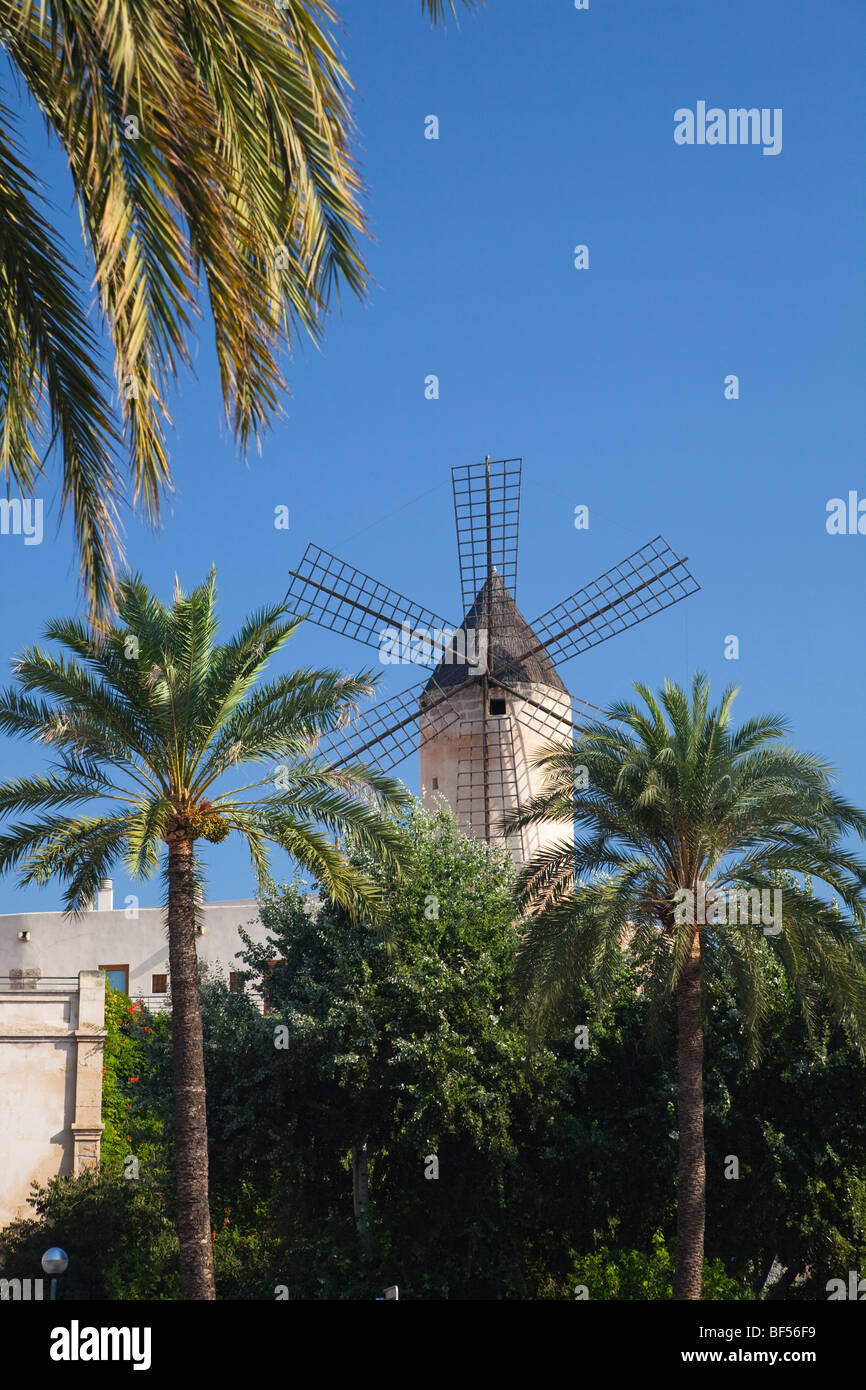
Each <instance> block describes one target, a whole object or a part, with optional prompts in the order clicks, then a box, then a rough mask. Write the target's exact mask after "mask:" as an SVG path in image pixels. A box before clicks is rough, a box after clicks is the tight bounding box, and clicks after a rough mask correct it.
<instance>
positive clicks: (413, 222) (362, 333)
mask: <svg viewBox="0 0 866 1390" xmlns="http://www.w3.org/2000/svg"><path fill="white" fill-rule="evenodd" d="M338 9H339V11H340V13H341V15H342V17H343V20H344V24H345V30H344V34H343V36H342V46H343V50H344V54H345V58H346V61H347V64H348V66H349V69H350V72H351V73H352V76H353V79H354V82H355V86H356V89H357V93H356V99H355V112H356V118H357V123H358V151H359V157H360V160H361V164H362V169H363V174H364V178H365V181H366V184H367V187H368V195H367V208H368V213H369V218H370V225H371V229H372V231H373V233H374V236H375V238H376V240H375V241H374V242H373V243H371V244H370V245H369V246H368V256H369V263H370V267H371V270H372V273H373V275H374V277H375V285H374V288H373V291H372V294H371V297H370V302H369V304H368V305H366V306H361V305H359V304H357V303H355V302H350V301H348V300H347V301H345V303H344V305H343V310H342V313H337V314H335V315H334V316H333V318H332V320H331V322H330V325H329V327H328V331H327V337H326V341H325V343H324V347H323V350H322V351H317V350H316V349H314V348H313V347H312V346H309V345H308V346H303V345H300V344H299V346H298V350H297V351H296V353H295V356H294V360H293V361H292V363H291V366H290V377H291V386H292V398H291V399H290V400H288V401H287V403H286V416H287V418H286V419H285V420H284V421H283V422H282V423H280V424H279V425H277V426H276V427H275V428H274V430H273V432H272V433H271V435H270V437H269V438H268V440H267V441H266V444H265V447H264V449H263V452H262V455H261V457H255V456H254V457H252V458H251V459H250V461H249V464H248V466H247V467H246V468H245V467H244V466H243V465H242V464H241V463H240V462H239V461H238V459H237V456H236V452H235V449H234V447H233V444H232V442H231V440H230V438H229V437H228V436H227V433H226V429H225V425H224V423H223V417H222V407H221V403H220V399H219V394H218V390H217V375H216V366H215V358H214V353H213V347H212V342H211V339H210V332H209V326H208V325H207V323H206V322H205V324H204V325H203V328H202V335H201V338H200V342H199V345H198V348H197V351H196V374H197V375H196V379H195V380H191V379H186V380H184V381H182V382H181V383H180V385H179V388H178V391H177V393H176V395H175V398H174V400H173V402H172V411H173V416H174V420H175V432H174V437H173V440H172V461H173V468H174V474H175V481H176V491H175V494H174V496H173V498H172V499H171V500H170V503H169V504H168V506H167V508H166V514H165V520H164V525H163V527H162V529H161V531H160V532H159V533H158V534H157V535H155V536H154V535H153V534H151V533H150V532H149V531H148V530H147V528H146V527H144V526H143V525H141V524H140V523H139V522H137V521H136V520H135V519H134V518H130V519H129V520H128V523H127V550H128V559H129V562H130V564H131V565H132V566H133V567H135V568H139V569H141V570H142V572H143V573H144V575H145V577H146V578H147V580H148V581H149V582H150V583H151V584H152V585H153V586H154V587H155V588H156V589H157V590H159V591H161V592H162V594H163V595H164V596H165V597H166V598H167V597H168V596H169V595H170V591H171V585H172V583H173V577H174V573H175V571H177V572H178V573H179V574H180V577H181V580H182V582H183V583H184V584H185V585H187V586H191V585H192V584H193V583H195V582H196V581H198V580H199V579H200V578H201V577H202V576H203V575H204V574H205V573H206V572H207V570H208V568H209V567H210V565H211V563H215V564H216V566H217V572H218V579H219V585H220V593H221V609H222V614H223V618H224V623H225V627H226V630H229V629H232V628H233V627H234V626H235V625H236V624H237V623H238V622H239V621H240V620H241V618H242V616H243V615H244V613H245V612H246V611H248V610H249V609H251V608H253V607H256V606H258V605H259V604H261V603H263V602H265V601H266V600H269V599H272V598H274V597H279V596H281V595H282V594H283V593H284V592H285V589H286V587H287V584H288V570H289V568H290V567H292V566H293V565H294V564H295V563H296V562H297V560H298V559H299V558H300V556H301V554H302V552H303V550H304V548H305V546H306V544H307V542H308V541H309V540H314V541H316V542H317V543H318V544H320V545H322V546H324V547H325V548H326V549H328V550H332V551H335V552H336V553H338V554H339V555H341V556H343V557H345V559H347V560H348V561H350V562H351V563H353V564H355V565H357V566H358V567H360V568H361V569H363V570H366V571H368V572H370V573H372V574H374V575H376V576H377V577H379V578H381V579H382V580H383V581H385V582H387V583H389V584H391V585H393V586H394V587H395V588H397V589H399V590H401V591H403V592H404V593H407V594H409V595H410V596H412V597H413V598H416V599H417V600H418V601H419V602H422V603H424V604H428V605H429V606H430V607H431V608H433V609H434V610H435V611H437V612H441V613H443V614H444V616H446V617H449V618H454V619H455V620H456V621H459V619H460V616H461V614H460V612H459V608H460V601H459V592H460V591H459V584H458V574H457V566H456V546H455V539H454V528H453V517H452V509H451V491H450V486H451V482H450V470H451V467H452V465H456V464H467V463H473V462H478V461H479V460H481V459H483V457H484V455H485V454H486V453H489V454H490V456H491V457H492V458H503V457H514V456H518V455H519V456H522V458H523V460H524V473H523V508H522V516H521V535H520V567H519V582H518V594H517V598H518V603H519V605H520V607H521V609H522V611H523V612H524V614H525V616H526V617H527V618H528V619H530V620H532V619H533V618H534V617H535V616H537V615H538V614H539V613H542V612H544V611H545V610H546V609H548V608H549V607H550V606H551V605H552V604H554V603H556V602H557V601H558V600H560V599H561V598H564V597H565V596H566V595H568V594H570V593H572V592H573V591H574V590H576V589H578V588H580V587H581V586H582V585H583V584H585V583H586V582H587V581H589V580H591V579H593V578H595V577H596V576H597V575H599V574H601V573H602V572H603V571H605V570H606V569H608V568H609V567H610V566H611V565H613V564H614V563H615V562H616V561H617V560H619V559H621V558H623V557H624V556H626V555H627V554H629V553H630V552H632V551H633V550H635V549H636V548H637V547H638V546H640V545H642V544H643V543H644V542H645V541H648V540H650V539H651V538H652V537H653V536H655V535H656V534H657V533H659V532H661V533H662V534H663V535H664V536H665V537H666V539H667V540H668V541H669V542H670V543H671V544H672V545H673V546H674V548H675V549H677V550H678V552H679V553H680V554H687V555H688V556H689V557H690V568H691V569H692V571H693V573H694V574H695V575H696V577H697V578H698V580H699V581H700V583H701V585H702V590H701V592H700V594H698V595H696V596H695V597H693V598H691V599H689V600H687V601H686V602H684V603H682V604H680V605H677V606H676V607H675V608H673V609H671V610H669V611H668V612H667V613H665V614H663V615H662V616H660V617H656V618H654V619H652V620H651V621H649V622H647V623H645V624H643V625H641V626H639V627H637V628H635V629H632V630H631V631H629V632H627V633H625V634H622V635H620V636H618V637H616V638H614V639H613V640H612V641H610V642H609V643H606V644H604V645H603V646H600V647H598V648H595V649H594V650H592V651H591V652H589V653H587V654H585V655H584V656H582V657H580V658H578V659H576V660H575V661H573V662H570V663H568V664H567V665H565V666H564V667H563V672H562V673H563V676H564V678H565V680H566V682H567V684H568V685H569V688H570V689H571V690H572V692H573V693H574V694H576V695H579V696H581V697H583V698H586V699H589V700H592V701H593V702H595V703H596V704H600V705H603V704H604V703H605V702H606V701H608V700H611V699H614V698H617V697H621V696H624V695H626V694H627V693H628V692H629V690H630V687H631V683H632V682H633V681H634V680H635V679H643V680H646V681H648V682H650V683H651V684H658V683H660V682H661V681H662V680H663V679H664V677H665V676H666V675H670V676H672V677H674V678H676V679H678V680H688V679H689V678H690V676H691V674H692V672H693V671H694V670H695V669H696V668H702V669H705V670H706V671H708V673H709V674H710V676H711V677H712V679H713V682H714V685H715V688H716V691H717V693H718V692H719V691H720V690H721V687H722V686H723V685H724V684H725V683H726V682H727V681H730V680H733V681H736V682H737V683H738V684H739V685H740V686H741V688H742V693H741V696H740V698H739V701H738V704H737V713H738V716H739V717H741V718H745V717H747V716H748V715H750V714H752V713H755V712H757V711H763V710H767V709H770V710H780V711H782V712H784V713H785V714H787V715H788V716H789V718H790V720H791V723H792V726H793V738H794V740H795V742H797V743H798V744H799V745H801V746H803V747H806V748H809V749H812V750H814V751H818V752H820V753H822V754H824V755H825V756H826V757H828V758H830V759H831V760H832V761H833V762H834V763H835V764H836V765H837V766H838V767H839V768H840V770H841V786H842V787H843V789H844V791H845V792H846V794H847V795H848V796H849V797H851V798H852V799H853V800H855V801H858V802H859V803H860V804H866V757H864V740H863V736H862V722H861V721H862V715H861V711H862V706H863V699H864V664H863V646H864V643H863V637H862V618H861V607H862V595H863V587H864V586H863V576H864V561H866V536H859V535H854V536H852V535H846V536H830V535H828V534H827V531H826V528H825V520H826V504H827V502H828V500H829V499H830V498H832V497H847V495H848V492H849V491H851V490H858V489H859V494H860V496H861V497H864V498H866V470H864V467H863V462H862V460H863V444H864V391H863V379H864V341H863V328H862V325H863V323H864V321H866V314H864V309H866V305H864V270H863V254H862V247H863V228H864V212H866V209H864V173H863V161H862V150H861V143H860V136H859V132H860V131H862V129H863V128H864V117H866V111H864V105H866V93H864V89H863V84H862V53H863V50H864V39H866V11H864V9H863V7H862V5H861V4H860V3H855V0H833V3H832V4H831V5H824V6H811V5H791V4H790V0H763V3H762V4H761V5H760V6H756V5H754V3H753V0H731V3H727V4H725V5H720V4H710V3H706V0H682V2H681V3H659V4H657V5H647V4H646V3H644V0H608V2H607V3H605V0H590V8H589V10H588V11H585V12H584V11H576V10H575V9H574V6H573V3H572V0H532V3H528V0H489V3H488V4H487V5H486V6H485V7H484V8H483V9H482V10H480V11H479V12H478V13H477V14H476V15H474V16H470V17H466V18H463V19H462V20H461V24H460V27H459V29H458V28H456V27H455V26H454V25H453V24H452V25H449V27H448V30H447V32H445V33H442V32H438V31H431V30H430V29H429V27H428V26H427V24H426V23H425V22H424V20H423V19H422V18H421V15H420V4H416V3H414V0H338ZM3 85H4V86H5V85H6V84H5V80H4V83H3ZM12 100H14V93H10V92H8V91H7V101H10V102H11V101H12ZM698 101H706V103H707V105H708V106H718V107H721V108H723V109H728V108H730V107H741V106H746V107H752V106H755V107H759V108H770V109H775V108H781V109H782V111H783V146H782V150H781V153H779V154H778V155H776V156H765V155H763V153H762V150H761V148H760V147H757V146H716V147H710V146H703V147H701V146H697V145H696V146H692V147H688V146H679V145H677V144H675V142H674V138H673V134H674V112H675V110H677V109H678V108H682V107H690V108H692V109H694V108H695V107H696V104H697V102H698ZM428 115H436V116H438V118H439V122H440V131H439V139H438V140H427V139H425V138H424V131H425V118H426V117H427V116H428ZM24 130H25V132H26V134H27V137H28V139H29V141H30V157H31V162H32V166H33V167H34V168H35V169H37V170H38V171H39V172H40V173H41V174H42V176H43V178H44V179H45V182H46V185H47V188H48V191H49V194H50V196H51V198H52V202H53V208H54V210H53V213H52V216H53V218H54V220H55V222H56V225H57V226H58V227H59V228H62V229H63V230H64V232H65V233H66V234H67V235H68V236H69V237H70V239H71V240H72V242H73V244H74V246H75V248H76V254H78V248H79V247H80V233H79V232H78V231H77V227H76V222H75V219H74V215H73V210H72V207H71V192H70V188H69V185H68V183H67V182H66V179H65V175H64V169H63V164H62V161H61V159H60V158H59V156H58V155H57V154H56V152H52V151H50V150H49V149H48V148H47V147H46V143H45V139H44V136H43V134H42V131H41V127H40V125H39V123H38V122H37V121H36V119H35V117H33V116H32V114H31V115H29V116H25V119H24ZM578 244H586V245H587V246H588V247H589V259H590V264H589V268H588V269H587V270H581V271H578V270H576V269H575V268H574V265H573V253H574V247H575V246H576V245H578ZM431 373H434V374H436V375H437V376H438V377H439V380H440V395H439V399H438V400H427V399H425V394H424V382H425V378H426V377H427V376H428V374H431ZM730 373H735V374H736V375H737V376H738V377H739V381H740V398H739V399H738V400H736V401H732V400H726V399H725V397H724V380H725V377H726V376H727V375H728V374H730ZM50 496H51V493H50V492H46V498H48V497H50ZM579 503H583V504H586V505H587V506H588V507H589V508H590V527H589V530H588V531H583V532H578V531H576V530H575V529H574V525H573V517H574V508H575V505H577V504H579ZM280 504H284V505H286V506H288V507H289V509H290V515H291V526H290V529H289V530H288V532H286V531H277V530H275V528H274V525H273V516H274V508H275V507H276V506H278V505H280ZM55 517H56V510H55V511H52V515H51V520H50V521H47V522H46V529H45V538H44V541H43V543H42V545H40V546H31V547H25V546H24V545H23V542H22V539H21V538H20V537H12V536H3V537H0V581H2V585H3V593H4V597H5V603H4V622H3V629H2V639H0V661H2V666H3V669H4V672H8V662H9V660H10V659H11V658H12V657H13V655H14V654H15V652H17V651H18V650H20V649H21V648H22V647H23V646H25V645H28V644H30V643H32V642H33V641H34V640H35V639H36V638H37V636H38V634H39V630H40V628H41V625H42V623H43V622H44V620H45V619H46V617H48V616H49V615H54V614H58V613H61V612H65V613H72V612H76V611H81V603H80V597H79V595H78V592H77V587H76V569H75V562H74V557H73V551H72V541H71V533H70V528H69V526H68V524H67V523H64V524H63V526H62V528H61V530H60V532H59V534H58V533H57V531H56V523H55ZM729 634H736V635H737V636H738V637H739V640H740V658H739V660H737V661H730V660H725V659H724V655H723V653H724V645H725V638H726V636H727V635H729ZM375 661H376V654H375V652H373V651H372V650H371V649H369V648H362V647H359V646H357V645H356V644H354V643H352V642H351V641H349V640H347V639H343V638H339V637H336V636H334V635H332V634H330V633H327V632H325V631H323V630H322V629H319V628H316V627H314V626H312V625H310V624H307V625H306V626H305V628H304V629H303V630H302V631H301V632H300V633H299V634H298V636H297V637H296V638H295V639H294V641H293V642H292V643H291V645H290V648H289V650H288V654H287V656H286V659H285V662H284V663H283V665H285V666H289V665H302V664H311V665H312V664H315V665H329V666H336V667H340V668H342V669H345V670H351V669H359V668H360V667H363V666H365V665H368V664H370V663H375ZM419 674H420V673H418V672H415V671H413V670H412V669H411V668H404V669H402V670H401V669H400V668H394V667H386V668H384V673H383V690H382V697H383V698H385V697H387V696H388V695H390V694H392V693H395V692H396V691H397V690H398V689H400V688H402V687H403V686H408V685H410V684H412V683H413V678H414V677H415V676H416V675H419ZM2 760H3V761H2V766H3V774H4V776H9V775H13V774H15V773H19V772H22V771H27V770H33V768H34V767H35V766H37V765H38V763H37V760H36V758H35V754H34V752H33V750H32V749H30V748H29V747H28V746H26V745H23V744H18V743H16V742H13V741H9V740H4V741H2ZM400 772H401V775H402V776H403V777H404V778H405V780H406V781H407V783H408V785H409V786H410V787H412V788H413V789H415V788H417V759H413V760H411V761H409V762H407V763H406V764H404V765H403V767H402V768H401V769H400ZM277 869H278V873H280V870H281V869H282V871H283V875H284V874H285V873H287V872H288V862H287V861H285V862H284V864H283V865H279V864H278V865H277ZM283 875H281V876H283ZM116 885H117V887H118V888H119V889H120V890H121V892H126V891H130V889H129V888H128V887H127V886H126V884H125V880H124V878H123V875H122V874H118V875H117V877H116ZM252 887H253V884H252V877H251V874H250V872H249V869H248V866H247V861H246V857H245V854H244V852H243V850H242V849H241V848H240V846H236V845H233V844H232V843H231V842H229V843H227V844H225V845H222V846H220V847H218V848H217V849H216V850H214V851H212V852H211V853H210V877H209V896H210V897H212V898H232V897H243V896H247V895H248V894H250V893H251V892H252ZM159 893H160V885H159V883H158V882H153V883H152V884H150V885H145V886H144V887H143V888H142V889H141V890H140V896H141V900H142V903H143V904H149V903H153V902H156V901H158V895H159ZM59 898H60V894H59V889H58V888H57V886H51V887H49V888H46V889H44V890H39V891H37V890H28V891H27V892H26V893H25V892H22V891H21V890H20V889H19V888H18V887H17V886H16V884H15V881H14V879H12V878H9V877H7V878H6V879H5V880H0V911H4V912H12V911H22V910H31V911H32V910H37V909H39V908H43V907H44V908H51V907H55V906H57V905H59Z"/></svg>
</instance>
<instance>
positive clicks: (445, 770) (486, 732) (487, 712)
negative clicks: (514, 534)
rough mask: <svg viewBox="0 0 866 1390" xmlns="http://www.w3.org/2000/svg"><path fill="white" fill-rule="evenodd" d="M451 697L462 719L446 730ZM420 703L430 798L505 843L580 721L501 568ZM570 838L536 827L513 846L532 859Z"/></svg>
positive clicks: (479, 834)
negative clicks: (545, 763) (557, 747)
mask: <svg viewBox="0 0 866 1390" xmlns="http://www.w3.org/2000/svg"><path fill="white" fill-rule="evenodd" d="M472 656H474V657H475V658H476V659H475V660H474V661H471V660H468V659H467V658H468V657H472ZM498 670H499V671H502V678H500V679H498V678H497V677H496V675H495V674H494V673H495V672H496V671H498ZM441 692H447V695H448V701H449V705H450V706H451V708H453V709H454V710H455V711H456V712H457V714H458V718H457V720H456V721H455V722H454V723H450V724H448V725H447V726H446V727H445V728H440V727H439V726H438V723H437V718H436V710H437V705H436V700H437V697H438V695H439V694H440V693H441ZM420 706H421V718H420V721H419V729H420V745H421V750H420V751H421V787H422V789H423V793H424V797H425V799H426V800H430V799H434V798H435V797H436V796H437V795H438V796H442V797H444V798H445V800H446V801H447V802H448V804H449V805H450V806H451V808H452V810H453V811H454V812H455V813H456V814H457V816H458V819H459V820H460V823H461V826H462V828H463V829H464V830H465V832H466V833H467V834H471V835H474V836H475V837H476V838H477V839H482V840H487V841H488V842H490V841H492V840H496V839H498V838H499V825H500V823H501V822H502V819H503V817H504V816H506V815H508V814H510V813H512V812H514V811H516V810H517V808H518V807H519V806H522V805H526V803H527V802H528V801H530V800H531V798H532V797H533V796H534V795H535V794H536V793H537V792H538V791H539V790H540V789H541V785H542V783H543V780H544V778H543V773H542V772H541V771H539V769H537V768H536V767H534V766H533V758H534V756H535V755H536V754H537V753H538V751H539V750H540V749H541V748H542V747H543V746H544V745H545V744H546V743H551V742H553V741H555V740H556V739H559V740H562V739H563V738H566V737H567V736H568V734H569V733H570V732H571V730H572V727H573V722H572V702H571V696H570V695H569V693H568V691H567V689H566V687H565V685H564V684H563V681H562V678H561V676H560V675H559V674H558V672H557V670H556V667H555V666H554V664H553V662H552V660H551V658H550V656H549V655H548V653H547V652H546V651H545V648H544V645H543V644H542V643H541V642H540V641H539V639H538V638H537V636H536V635H535V633H534V632H533V631H532V628H531V627H530V626H529V624H528V622H527V621H526V619H525V618H524V617H523V614H522V613H521V612H520V610H519V609H518V607H517V604H516V603H515V601H514V599H513V597H512V595H511V594H510V593H509V591H508V589H507V588H506V587H505V581H504V580H503V579H502V577H501V575H500V574H499V571H498V570H497V569H495V568H494V569H493V570H492V573H491V575H490V578H489V579H487V580H485V582H484V585H483V587H482V588H481V589H480V590H479V592H478V594H477V596H476V598H475V602H474V603H473V604H472V606H471V608H470V609H469V612H468V613H467V614H466V617H465V618H464V619H463V622H462V624H461V626H460V628H459V629H458V632H457V633H456V634H455V639H454V642H453V643H452V645H451V647H450V648H449V649H448V650H447V651H446V652H445V653H443V656H442V659H441V660H440V662H439V665H438V666H437V667H436V670H435V671H434V673H433V675H432V676H431V677H430V680H429V681H428V682H427V684H426V686H425V688H424V693H423V695H422V696H421V700H420ZM428 706H430V707H431V708H430V714H429V715H428V713H427V707H428ZM587 712H588V710H587V708H586V707H585V709H584V713H585V714H586V713H587ZM595 712H596V713H598V714H599V715H600V714H601V711H600V710H599V711H595ZM540 714H541V715H543V718H541V717H540ZM563 833H564V831H563V827H562V825H559V824H551V825H549V826H541V825H537V826H531V827H529V828H528V829H526V830H524V831H523V832H522V833H521V835H520V836H519V837H517V836H514V837H512V838H511V840H510V847H511V850H512V853H513V854H514V856H515V859H516V860H517V861H518V862H522V860H523V859H525V858H528V857H530V856H531V855H532V854H534V853H535V852H536V850H538V849H539V848H541V847H542V845H544V844H545V843H546V842H548V841H550V842H553V841H555V840H560V841H561V840H562V837H563Z"/></svg>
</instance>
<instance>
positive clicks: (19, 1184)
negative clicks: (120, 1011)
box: [0, 971, 105, 1226]
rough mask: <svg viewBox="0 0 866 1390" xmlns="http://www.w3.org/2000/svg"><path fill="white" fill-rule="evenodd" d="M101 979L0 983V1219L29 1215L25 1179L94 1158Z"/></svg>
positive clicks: (89, 975) (95, 975)
mask: <svg viewBox="0 0 866 1390" xmlns="http://www.w3.org/2000/svg"><path fill="white" fill-rule="evenodd" d="M104 1025H105V979H104V976H103V975H101V974H100V973H99V972H96V971H93V972H87V971H83V972H82V973H81V974H80V975H79V976H78V978H77V979H72V980H66V981H61V980H54V981H52V982H51V983H50V984H47V983H46V982H43V981H37V980H36V978H35V977H33V976H29V977H28V976H25V975H23V974H22V975H20V976H19V977H17V978H13V979H12V980H10V981H9V982H8V987H4V988H0V1152H2V1163H0V1226H4V1225H6V1224H7V1223H8V1222H9V1221H12V1220H14V1219H15V1218H16V1217H19V1216H27V1215H32V1214H33V1213H32V1208H29V1207H28V1206H27V1198H28V1196H29V1195H30V1184H31V1182H33V1181H36V1182H40V1183H45V1182H47V1180H48V1179H49V1178H51V1177H54V1176H55V1175H57V1174H69V1173H79V1172H81V1170H82V1169H83V1168H85V1167H87V1166H88V1165H91V1164H94V1163H96V1162H97V1160H98V1158H99V1142H100V1136H101V1134H102V1050H103V1042H104V1038H105V1028H104Z"/></svg>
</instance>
